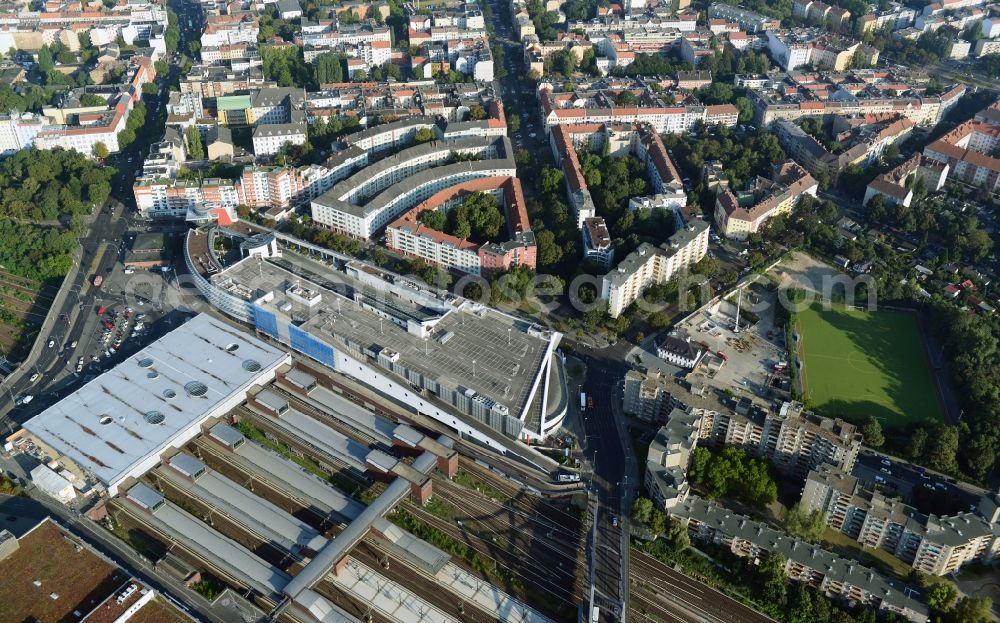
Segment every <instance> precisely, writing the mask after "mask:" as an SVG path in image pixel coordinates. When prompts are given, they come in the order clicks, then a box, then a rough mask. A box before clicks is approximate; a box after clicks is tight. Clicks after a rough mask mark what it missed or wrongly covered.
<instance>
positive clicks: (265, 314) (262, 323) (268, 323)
mask: <svg viewBox="0 0 1000 623" xmlns="http://www.w3.org/2000/svg"><path fill="white" fill-rule="evenodd" d="M253 324H254V326H255V327H257V330H258V331H263V332H264V333H267V334H268V335H270V336H271V337H273V338H274V339H278V318H277V316H275V315H274V312H269V311H267V310H266V309H262V308H260V307H258V306H257V305H254V306H253Z"/></svg>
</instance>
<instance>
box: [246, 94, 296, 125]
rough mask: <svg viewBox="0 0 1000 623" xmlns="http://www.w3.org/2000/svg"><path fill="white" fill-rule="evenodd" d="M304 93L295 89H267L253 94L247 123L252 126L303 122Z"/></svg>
mask: <svg viewBox="0 0 1000 623" xmlns="http://www.w3.org/2000/svg"><path fill="white" fill-rule="evenodd" d="M305 103H306V93H305V90H304V89H301V88H296V87H267V88H263V89H260V90H258V91H256V92H254V93H253V97H252V99H251V103H250V112H249V114H248V115H247V122H248V123H249V124H251V125H253V124H258V125H259V124H273V123H295V122H298V121H304V114H303V110H304V109H305Z"/></svg>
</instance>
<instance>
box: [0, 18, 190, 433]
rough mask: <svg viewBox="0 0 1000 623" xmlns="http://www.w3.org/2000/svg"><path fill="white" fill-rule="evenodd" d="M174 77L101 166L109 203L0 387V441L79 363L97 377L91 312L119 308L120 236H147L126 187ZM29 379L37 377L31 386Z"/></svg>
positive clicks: (70, 378) (49, 398)
mask: <svg viewBox="0 0 1000 623" xmlns="http://www.w3.org/2000/svg"><path fill="white" fill-rule="evenodd" d="M174 8H175V10H177V11H178V14H179V20H178V22H179V24H178V25H179V26H180V27H181V29H182V34H184V33H183V30H184V29H185V28H187V24H188V19H187V18H186V17H183V16H182V12H185V13H183V15H189V16H191V17H192V18H193V20H194V21H193V23H199V24H200V20H201V18H200V8H199V7H198V6H196V5H191V4H188V3H184V4H183V5H181V4H180V3H177V4H176V5H175V6H174ZM195 30H196V31H199V30H200V29H199V28H196V29H195ZM184 36H185V37H186V36H188V35H184ZM178 78H179V69H178V67H177V65H176V64H171V65H170V74H169V76H158V77H157V85H158V86H159V91H158V93H157V95H156V96H155V97H149V96H147V97H146V98H144V101H145V102H146V108H147V115H148V121H149V122H148V123H147V124H146V126H145V127H144V129H143V130H141V131H140V132H139V133H137V137H136V140H135V141H134V142H133V143H132V144H131V145H129V146H128V147H127V148H126V149H125V150H123V151H121V152H118V153H116V154H112V155H110V156H109V157H108V158H107V159H106V160H105V162H106V164H108V165H109V166H113V167H115V168H116V169H117V171H118V173H117V174H116V175H115V177H114V179H113V180H112V196H111V199H109V200H108V202H107V204H105V205H104V206H103V207H102V208H101V210H100V211H99V212H97V214H95V215H94V216H93V220H92V222H91V225H90V228H89V229H88V230H87V233H86V234H84V235H83V236H82V237H81V238H80V239H79V242H80V251H79V256H78V257H79V259H78V261H77V262H76V263H75V265H76V269H77V272H76V276H75V278H73V279H72V280H71V281H70V282H68V283H64V284H63V286H62V289H63V290H65V299H64V301H63V303H62V305H61V306H60V308H59V309H58V310H54V311H53V312H52V313H51V315H50V319H52V318H54V322H50V323H48V324H46V325H43V328H42V332H41V333H40V334H39V336H38V338H37V339H38V340H40V341H41V342H42V344H41V347H40V348H38V347H36V349H35V352H36V353H37V356H36V357H34V358H32V357H31V356H29V358H28V360H26V361H25V362H24V363H23V364H22V365H21V368H22V373H20V374H18V375H15V380H14V381H13V382H11V383H10V384H4V385H3V386H2V393H3V395H5V398H4V399H2V400H0V433H2V434H3V435H7V434H9V433H10V432H11V431H13V430H15V429H16V427H17V426H18V425H19V424H20V423H21V422H23V421H24V420H25V419H27V418H29V417H31V416H32V415H34V414H35V413H38V412H39V411H41V410H43V409H44V408H45V407H46V406H48V405H50V404H52V403H53V402H55V401H57V400H58V399H59V398H60V397H62V396H64V395H65V394H66V393H68V392H69V391H72V390H73V389H74V388H75V387H76V386H77V385H78V384H79V381H80V380H81V379H82V377H83V375H82V374H77V373H76V364H77V361H78V359H79V357H80V356H84V361H85V364H87V368H86V369H85V370H84V374H86V373H93V372H97V371H99V370H98V369H95V368H92V367H90V364H91V358H90V357H91V354H92V351H91V350H89V349H88V348H87V347H88V346H90V339H91V337H92V334H93V333H94V328H95V326H96V323H97V317H96V310H97V308H98V307H100V306H102V305H104V306H111V305H114V304H124V303H126V292H127V279H126V277H125V275H124V274H123V272H122V266H121V264H120V261H119V260H120V259H121V257H122V255H121V254H122V251H123V247H122V245H123V244H124V242H125V234H126V232H128V231H137V230H138V231H148V230H149V229H150V227H149V224H148V223H146V222H144V221H142V220H141V219H138V218H137V217H136V215H135V213H134V207H135V206H134V203H135V202H134V198H133V196H132V184H133V181H134V180H135V177H136V173H141V169H142V162H143V160H144V158H145V155H146V153H147V152H148V150H149V145H150V144H151V143H153V142H155V141H158V140H159V139H160V137H161V135H162V124H161V122H160V120H161V119H165V117H166V111H165V106H166V102H167V99H168V98H169V89H168V85H169V84H171V83H174V82H176V81H177V80H178ZM154 119H155V122H153V120H154ZM97 275H101V276H102V278H103V279H104V283H102V284H101V286H100V287H99V288H98V287H94V278H95V277H96V276H97ZM49 340H52V344H53V345H52V346H51V347H49V346H48V343H49ZM73 342H77V345H76V347H71V346H69V345H72V344H73ZM36 374H37V375H38V376H37V377H36V378H35V380H34V381H32V380H31V379H32V377H33V375H36ZM26 395H30V396H32V397H33V399H32V400H31V402H29V403H28V404H25V405H22V406H15V401H16V400H17V398H18V397H21V396H26Z"/></svg>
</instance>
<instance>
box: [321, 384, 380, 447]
mask: <svg viewBox="0 0 1000 623" xmlns="http://www.w3.org/2000/svg"><path fill="white" fill-rule="evenodd" d="M309 399H310V400H309V402H310V403H311V404H313V405H315V406H316V408H318V409H320V410H322V411H324V412H326V413H329V414H330V415H332V416H334V417H336V418H337V419H339V420H341V421H342V422H344V423H345V424H347V425H348V426H350V427H351V428H355V429H357V430H359V431H360V432H362V433H365V434H367V435H371V436H372V437H374V438H376V439H377V440H379V441H383V442H385V443H392V435H393V430H395V428H396V424H393V423H392V422H390V421H389V420H387V419H385V418H383V417H380V416H378V415H375V414H374V413H372V412H371V411H369V410H367V409H365V408H363V407H361V406H360V405H357V404H355V403H353V402H351V401H350V400H348V399H346V398H344V397H343V396H341V395H340V394H338V393H337V392H334V391H330V390H329V389H327V388H325V387H323V386H320V385H317V386H316V387H315V388H313V390H312V391H311V392H309Z"/></svg>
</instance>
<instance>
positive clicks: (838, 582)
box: [654, 494, 930, 623]
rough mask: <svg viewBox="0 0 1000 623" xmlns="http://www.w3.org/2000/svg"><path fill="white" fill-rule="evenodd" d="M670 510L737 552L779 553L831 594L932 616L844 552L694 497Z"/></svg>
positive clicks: (920, 618)
mask: <svg viewBox="0 0 1000 623" xmlns="http://www.w3.org/2000/svg"><path fill="white" fill-rule="evenodd" d="M654 495H655V494H654ZM668 512H669V514H670V515H671V517H673V518H675V519H677V520H678V521H680V522H682V523H683V524H684V525H685V526H687V529H688V532H689V533H690V534H691V536H692V537H693V538H696V539H698V540H700V541H704V542H709V543H714V544H716V545H720V546H722V547H725V548H727V549H729V550H730V551H731V552H732V553H734V554H736V555H737V556H742V557H747V558H751V559H755V558H760V557H762V556H764V555H766V554H769V553H773V554H777V555H780V556H781V557H782V558H783V559H784V560H785V573H786V574H787V575H788V576H789V577H790V578H791V579H793V580H796V581H799V582H802V583H804V584H806V585H808V586H810V587H812V588H814V589H815V590H818V591H820V592H822V593H823V594H824V595H826V596H828V597H830V598H831V599H841V600H845V601H848V602H852V603H859V604H864V605H865V606H868V607H870V608H874V609H876V610H879V611H884V612H888V613H895V614H898V615H901V616H904V617H906V618H907V619H909V620H911V621H914V623H926V622H927V621H928V620H930V619H929V610H928V608H927V606H926V605H925V604H924V603H922V602H920V601H918V600H917V599H916V598H915V597H913V596H912V595H911V594H910V593H908V592H907V591H906V590H905V585H903V584H902V583H901V582H899V581H898V580H894V579H891V578H889V577H887V576H885V575H883V574H882V573H880V572H878V571H874V570H872V569H869V568H867V567H865V566H863V565H862V564H860V563H858V562H857V561H854V560H851V559H850V558H845V557H844V556H843V555H842V554H834V553H833V552H830V551H827V550H825V549H822V548H821V547H819V546H817V545H814V544H811V543H807V542H805V541H801V540H799V539H796V538H794V537H789V536H787V535H785V534H784V533H782V532H780V531H778V530H776V529H774V528H771V527H770V526H768V525H767V524H764V523H762V522H758V521H754V520H752V519H750V518H748V517H745V516H743V515H740V514H738V513H734V512H732V511H729V510H727V509H724V508H722V507H720V506H718V505H716V504H714V503H712V502H709V501H708V500H704V499H701V498H698V497H695V496H690V497H688V498H687V499H686V500H684V501H683V502H680V503H677V504H675V505H673V506H672V507H670V508H669V509H668Z"/></svg>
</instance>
